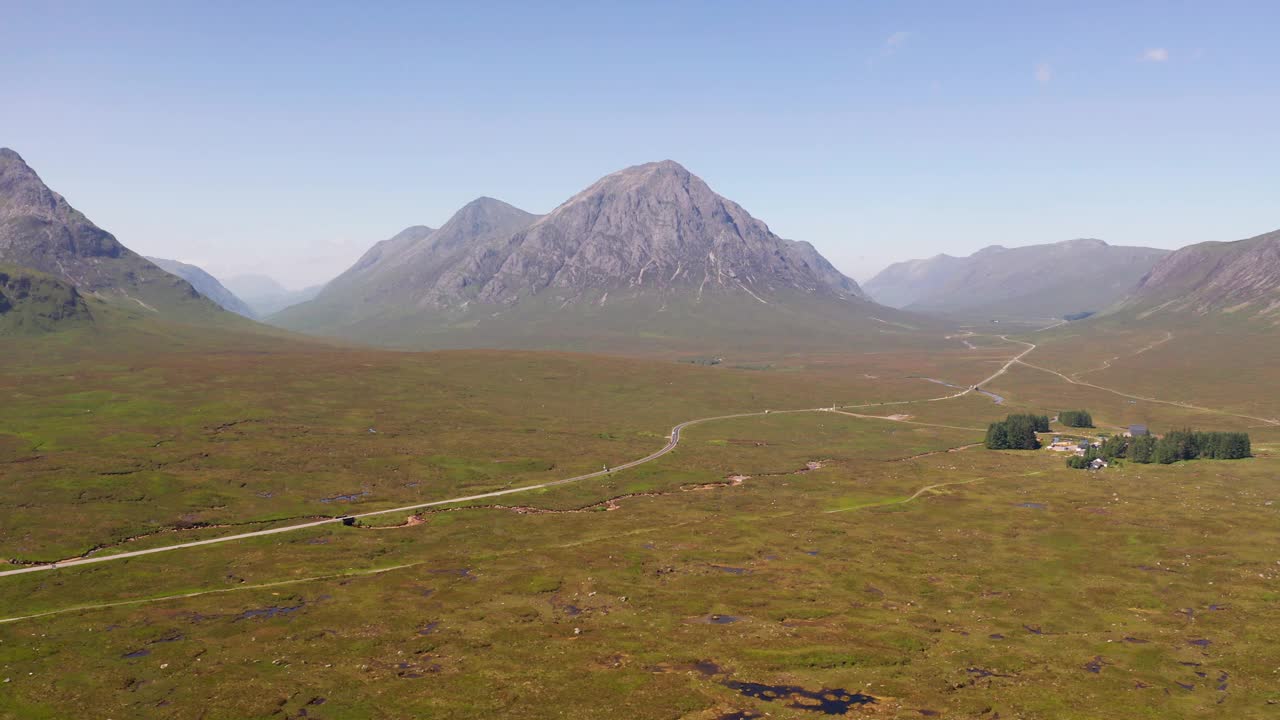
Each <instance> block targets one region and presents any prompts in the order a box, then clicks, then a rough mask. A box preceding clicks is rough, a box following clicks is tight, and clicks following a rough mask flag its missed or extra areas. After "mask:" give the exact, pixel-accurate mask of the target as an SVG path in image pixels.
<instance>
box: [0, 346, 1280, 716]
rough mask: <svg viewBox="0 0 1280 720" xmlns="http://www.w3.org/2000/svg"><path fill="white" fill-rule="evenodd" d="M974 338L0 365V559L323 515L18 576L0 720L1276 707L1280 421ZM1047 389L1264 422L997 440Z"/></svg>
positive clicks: (1123, 415)
mask: <svg viewBox="0 0 1280 720" xmlns="http://www.w3.org/2000/svg"><path fill="white" fill-rule="evenodd" d="M965 339H968V340H970V342H968V343H965V344H961V343H960V342H959V341H958V340H957V341H956V342H955V344H956V349H955V350H954V351H947V352H942V353H930V354H924V353H919V354H912V353H906V352H903V353H897V354H890V355H874V354H870V355H860V356H856V357H852V358H837V357H832V356H824V357H808V358H805V357H792V358H774V359H772V360H771V361H770V362H768V363H764V364H757V363H751V365H752V366H753V367H760V368H763V369H734V368H726V367H714V368H708V367H701V366H697V365H691V364H682V363H672V362H641V361H627V360H620V359H610V358H591V357H584V356H573V355H563V356H560V355H552V354H539V353H442V354H432V355H411V354H396V353H374V352H362V351H341V352H339V351H333V352H330V353H317V352H307V353H291V352H290V351H288V350H287V349H282V350H277V351H269V352H265V353H263V354H261V355H255V356H245V355H235V354H229V355H223V356H218V355H212V356H210V355H203V354H202V355H198V356H197V355H193V354H188V355H182V354H173V355H168V356H158V357H150V358H146V359H145V360H144V359H142V358H138V357H132V358H131V357H127V356H122V357H115V358H112V359H111V362H110V363H107V362H104V361H103V360H101V359H99V360H96V361H95V362H93V363H87V362H85V361H84V360H82V359H76V360H75V361H74V362H62V363H41V362H39V358H38V357H35V356H32V357H30V358H29V359H28V360H29V361H28V362H26V363H25V364H21V365H20V366H19V368H20V369H19V371H18V372H16V373H14V374H13V375H12V376H6V379H5V380H4V381H3V382H4V383H5V385H4V386H3V387H0V391H3V392H5V393H6V396H7V397H10V398H12V403H13V410H14V412H15V413H16V414H10V415H9V416H8V417H6V418H5V419H4V420H3V422H2V423H0V460H4V461H5V462H3V463H0V468H2V469H0V482H2V483H3V486H4V488H5V489H6V498H7V499H6V500H5V501H4V504H3V506H0V507H2V510H3V513H4V517H5V518H6V522H5V523H4V526H5V527H4V528H3V529H0V543H2V544H3V554H4V556H6V557H10V558H13V559H14V560H15V561H19V563H26V562H39V561H42V560H45V561H47V560H52V559H65V558H71V557H76V556H80V555H83V554H84V553H85V552H86V550H89V549H90V548H93V547H95V546H102V549H100V550H97V551H95V552H93V553H90V554H89V555H88V557H110V555H109V553H112V552H122V551H131V550H134V549H144V548H149V547H167V546H172V545H174V544H175V543H178V542H182V541H186V540H201V539H209V538H213V537H217V536H222V535H233V534H241V533H244V532H245V531H246V530H252V529H256V528H284V527H288V526H291V525H303V527H299V528H297V529H293V530H291V531H289V532H280V533H274V534H268V535H256V536H251V537H246V538H243V539H239V540H234V541H227V542H221V543H216V544H209V545H203V546H197V547H190V548H185V549H181V550H173V551H170V552H160V553H155V554H148V555H140V556H133V557H121V558H117V559H115V560H112V561H109V562H99V563H95V564H88V565H82V566H76V565H70V566H65V567H60V568H58V569H57V570H46V571H38V572H29V573H24V574H18V575H14V576H11V577H4V578H0V615H3V616H4V618H6V619H8V620H9V622H4V623H0V676H3V678H5V679H6V683H5V685H4V687H5V690H6V691H5V692H4V693H0V716H5V717H23V718H35V717H50V718H54V717H66V716H68V715H69V714H77V713H78V712H81V711H82V709H83V708H85V707H93V708H97V712H98V713H100V714H101V715H102V716H103V717H192V716H201V717H207V718H251V717H264V718H266V717H308V718H324V717H329V718H348V717H369V718H380V717H385V718H395V717H404V716H406V715H408V716H420V717H492V716H502V717H528V718H541V717H583V718H588V717H636V718H645V717H653V718H670V717H682V718H701V719H711V718H730V717H763V716H765V714H768V716H770V717H814V716H818V715H819V714H820V713H822V712H826V713H828V714H847V715H850V716H856V715H862V714H865V715H868V716H872V717H903V718H906V717H935V716H937V717H956V718H993V717H996V716H997V714H998V715H999V716H1000V717H1028V718H1037V717H1042V718H1070V717H1080V718H1094V717H1201V716H1205V715H1216V716H1222V717H1239V718H1250V717H1270V716H1271V713H1272V711H1273V709H1274V705H1271V704H1269V703H1275V702H1280V692H1277V691H1276V690H1275V689H1274V682H1273V681H1274V674H1273V671H1274V669H1275V668H1276V667H1277V666H1280V651H1278V650H1277V649H1276V648H1275V646H1274V644H1273V643H1271V642H1270V638H1271V637H1273V636H1274V634H1275V633H1276V632H1277V631H1280V604H1278V603H1280V594H1278V593H1277V587H1276V580H1277V576H1278V575H1280V565H1276V564H1275V558H1274V557H1273V556H1272V555H1273V554H1272V553H1270V551H1269V548H1274V547H1275V544H1276V541H1277V540H1280V537H1278V535H1280V524H1278V523H1277V522H1276V519H1277V518H1276V514H1277V513H1278V512H1280V503H1275V502H1274V501H1275V500H1277V498H1275V494H1276V493H1275V484H1274V480H1273V478H1274V476H1275V474H1276V471H1277V469H1278V468H1280V466H1278V465H1277V459H1276V456H1275V450H1276V448H1277V447H1280V428H1277V427H1276V426H1275V424H1274V423H1273V422H1271V421H1270V420H1269V417H1268V415H1269V413H1255V412H1246V411H1252V410H1253V409H1252V408H1246V409H1244V410H1238V409H1237V408H1235V407H1234V406H1228V407H1226V408H1215V409H1210V408H1209V407H1208V406H1207V405H1200V404H1199V403H1196V405H1197V407H1188V406H1186V405H1182V404H1169V403H1168V402H1164V401H1161V400H1162V399H1161V398H1159V397H1158V396H1156V395H1154V394H1151V395H1148V394H1147V393H1145V392H1144V393H1127V392H1125V389H1124V388H1122V387H1121V388H1115V387H1112V386H1111V385H1110V384H1109V383H1108V382H1105V380H1108V379H1109V378H1105V377H1104V375H1105V374H1106V373H1104V372H1098V373H1089V374H1086V375H1084V376H1083V377H1084V378H1085V379H1087V380H1088V381H1089V383H1091V384H1090V385H1084V384H1080V383H1079V382H1072V380H1076V379H1077V378H1076V376H1074V375H1073V374H1072V373H1074V372H1075V370H1074V369H1072V368H1065V367H1064V368H1062V369H1061V370H1057V369H1055V368H1054V366H1053V365H1045V366H1044V367H1047V368H1049V369H1052V370H1054V373H1050V372H1045V371H1044V370H1041V369H1038V368H1037V367H1033V365H1035V366H1039V365H1041V364H1042V363H1046V362H1049V361H1051V359H1052V358H1054V357H1056V352H1057V350H1056V349H1055V347H1054V345H1053V343H1054V342H1056V341H1051V342H1050V347H1049V348H1048V350H1047V351H1046V350H1045V349H1044V348H1043V347H1031V346H1029V345H1027V344H1025V343H1024V344H1020V343H1019V342H1018V340H1017V338H1015V339H1013V340H1000V339H998V338H991V337H983V338H974V337H971V336H965ZM1023 339H1024V340H1025V342H1026V343H1031V344H1032V345H1043V344H1044V343H1043V342H1042V340H1041V339H1040V338H1038V337H1037V336H1035V335H1034V334H1028V335H1026V336H1023ZM971 346H972V347H971ZM1140 347H1141V344H1139V345H1137V346H1134V349H1138V348H1140ZM1157 351H1158V349H1152V350H1150V351H1149V352H1146V353H1144V355H1150V354H1152V353H1155V352H1157ZM1041 354H1044V355H1045V356H1047V357H1048V358H1050V360H1042V359H1040V358H1039V357H1038V356H1039V355H1041ZM1115 354H1116V353H1111V355H1115ZM1055 373H1056V374H1055ZM69 376H75V378H76V380H75V382H76V384H77V388H78V389H77V392H74V393H68V392H67V391H66V389H65V388H66V382H65V378H67V377H69ZM10 378H11V379H10ZM927 378H933V379H935V380H941V381H944V382H947V383H949V384H952V385H955V386H957V387H956V388H955V389H949V388H945V387H942V386H941V385H939V384H938V383H936V382H928V381H927ZM974 385H979V386H981V387H982V388H983V389H985V390H990V391H992V392H993V393H995V394H998V395H1000V396H1002V398H1003V400H1004V404H1003V405H996V404H995V403H993V402H992V400H991V399H990V398H988V397H984V396H980V395H978V394H977V393H973V392H966V391H965V390H966V389H967V388H971V387H973V386H974ZM184 388H199V389H200V392H199V394H198V395H197V394H195V393H192V392H190V391H188V390H184ZM940 391H941V392H940ZM1117 391H1118V392H1119V393H1121V394H1117ZM1136 395H1143V396H1145V397H1148V398H1151V399H1135V397H1134V396H1136ZM943 398H945V399H943ZM832 406H841V407H842V408H844V410H843V411H841V412H832V411H830V410H825V409H823V408H830V407H832ZM1064 407H1088V408H1090V409H1091V410H1092V411H1093V415H1094V418H1095V419H1096V420H1098V421H1099V424H1100V425H1105V426H1106V428H1112V429H1115V428H1119V427H1122V426H1124V425H1126V424H1128V423H1130V422H1137V421H1139V420H1141V421H1144V422H1146V423H1148V424H1151V425H1152V426H1153V427H1179V426H1181V425H1184V424H1194V425H1196V426H1197V427H1201V428H1203V429H1220V428H1233V429H1234V428H1246V427H1247V428H1249V429H1250V432H1251V433H1252V434H1253V436H1254V443H1255V452H1256V454H1257V457H1255V458H1253V459H1250V460H1244V461H1231V462H1225V461H1224V462H1213V461H1198V462H1192V463H1181V464H1178V465H1173V466H1139V465H1125V466H1121V467H1114V468H1110V469H1108V470H1106V471H1104V472H1101V473H1087V472H1081V471H1072V470H1068V469H1067V468H1065V467H1064V465H1063V463H1062V460H1061V458H1060V457H1057V456H1052V455H1051V454H1050V453H1047V452H1043V453H1036V452H1030V453H1028V452H1014V451H1007V452H993V451H987V450H984V449H982V448H981V447H979V446H976V443H978V442H980V441H981V439H982V436H983V434H984V432H985V427H986V424H987V423H988V422H990V421H992V420H994V419H997V418H999V417H1002V416H1003V415H1004V414H1005V413H1007V412H1015V411H1022V410H1035V411H1046V410H1048V411H1052V412H1056V411H1057V410H1058V409H1061V408H1064ZM796 408H814V409H816V410H815V411H812V412H802V413H783V412H779V411H781V410H786V409H796ZM765 409H769V410H770V411H771V412H769V413H767V414H765V413H763V411H764V410H765ZM1238 412H1244V413H1245V414H1243V415H1239V414H1236V413H1238ZM738 413H754V414H752V415H750V416H744V417H733V418H723V419H718V420H715V421H714V422H706V423H701V424H696V425H692V426H688V427H685V428H684V429H683V430H681V431H680V432H679V434H678V440H679V443H678V444H675V443H671V444H670V445H668V447H669V448H671V450H670V452H667V453H663V454H659V455H657V456H654V457H652V458H651V459H650V461H649V462H646V463H644V464H641V465H637V466H634V467H631V468H628V469H624V470H621V471H618V472H612V473H608V474H604V475H598V476H595V477H591V475H596V473H595V471H598V470H600V469H601V466H602V465H609V466H610V467H612V468H615V469H617V468H618V466H620V465H622V464H623V463H625V462H627V461H628V460H631V459H635V458H642V457H645V456H646V455H649V454H651V453H653V451H655V450H657V449H658V448H661V447H662V446H663V444H664V442H667V440H666V438H664V437H663V436H664V434H665V432H666V428H670V427H672V426H673V425H675V424H676V423H677V422H679V421H681V420H683V419H687V418H691V417H706V416H713V415H728V414H738ZM578 475H587V476H588V477H584V478H574V479H575V480H577V481H576V482H572V483H568V484H558V485H553V484H548V483H549V482H551V481H554V480H558V479H565V478H572V477H573V476H578ZM539 485H545V486H542V487H537V488H536V489H531V490H527V491H525V492H521V493H508V494H504V495H498V496H494V497H479V498H474V499H470V500H465V501H458V502H453V503H449V504H447V505H445V506H435V507H425V505H427V504H428V503H432V502H434V501H436V500H440V499H447V498H451V497H458V496H463V495H483V494H485V493H493V492H501V491H504V490H512V489H516V488H521V487H527V486H539ZM408 506H413V507H412V508H410V507H408ZM395 508H401V509H399V510H397V511H396V512H394V513H387V514H383V515H377V516H366V517H365V518H363V519H362V522H361V523H360V526H356V527H346V526H343V525H342V524H341V523H338V522H334V521H327V522H324V523H322V524H314V525H307V524H306V522H305V521H302V522H300V520H299V519H300V518H317V517H323V516H328V517H337V516H340V515H346V514H352V515H356V514H363V513H366V512H369V511H376V510H388V509H395ZM50 517H56V518H59V521H58V522H57V523H50V522H49V518H50ZM130 538H134V539H130ZM25 567H28V566H27V565H23V564H16V565H14V566H13V567H12V569H22V568H25Z"/></svg>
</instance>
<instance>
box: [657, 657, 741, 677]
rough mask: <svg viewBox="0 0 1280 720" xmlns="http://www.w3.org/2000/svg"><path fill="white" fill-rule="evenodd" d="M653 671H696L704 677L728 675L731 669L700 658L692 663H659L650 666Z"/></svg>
mask: <svg viewBox="0 0 1280 720" xmlns="http://www.w3.org/2000/svg"><path fill="white" fill-rule="evenodd" d="M648 670H649V672H653V673H676V672H695V673H698V674H699V675H701V676H703V677H713V676H716V675H727V674H728V672H729V671H727V670H725V669H724V668H722V667H720V666H719V665H717V664H716V663H713V662H711V661H710V660H699V661H698V662H692V663H658V664H657V665H653V666H651V667H649V668H648Z"/></svg>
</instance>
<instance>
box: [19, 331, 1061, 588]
mask: <svg viewBox="0 0 1280 720" xmlns="http://www.w3.org/2000/svg"><path fill="white" fill-rule="evenodd" d="M1001 337H1002V339H1004V340H1006V341H1009V342H1016V343H1021V341H1019V340H1009V338H1007V337H1004V336H1001ZM1022 344H1024V345H1027V346H1028V347H1027V349H1026V350H1024V351H1022V352H1021V353H1019V354H1018V355H1016V356H1014V357H1013V358H1012V359H1010V360H1009V361H1008V362H1006V363H1005V364H1004V365H1002V366H1001V367H1000V369H999V370H997V371H996V372H995V373H994V374H993V375H991V377H989V378H987V379H986V380H983V381H982V382H981V383H978V384H977V385H973V386H970V387H967V388H965V389H964V390H961V391H960V392H956V393H952V394H950V395H943V396H940V397H936V398H921V399H918V400H896V401H889V402H883V403H870V404H866V405H843V406H840V407H839V408H836V407H824V408H803V409H799V410H772V411H770V410H762V411H759V412H748V413H737V414H733V415H716V416H713V417H705V418H697V419H695V420H686V421H685V422H682V423H680V424H678V425H676V426H675V427H673V428H671V434H670V435H669V436H668V438H667V444H666V445H665V446H663V447H662V448H661V449H659V450H657V451H655V452H653V453H650V454H648V455H646V456H644V457H642V458H640V459H639V460H632V461H630V462H627V463H623V464H622V465H618V466H617V467H612V468H609V469H607V470H597V471H595V472H592V473H587V474H585V475H575V476H573V477H569V478H564V479H562V480H552V481H550V482H545V483H538V484H537V485H524V486H521V487H515V488H507V489H505V490H495V491H493V492H487V493H480V494H479V495H465V496H463V497H455V498H449V499H447V500H434V501H432V502H425V503H416V504H413V505H403V506H401V507H395V508H387V509H386V510H373V511H370V512H364V513H353V514H351V515H348V516H346V517H354V518H365V517H374V516H377V515H389V514H398V513H407V512H411V511H414V510H423V509H426V508H432V507H439V506H441V505H453V504H455V503H465V502H473V501H475V500H488V499H491V498H497V497H503V496H505V495H514V494H516V493H525V492H533V491H534V490H544V489H546V488H551V487H556V486H557V485H567V484H569V483H575V482H581V481H583V480H590V479H592V478H598V477H603V476H605V475H611V474H613V473H616V472H620V471H622V470H627V469H630V468H633V467H637V466H639V465H644V464H645V463H649V462H653V461H654V460H657V459H658V458H660V457H662V456H664V455H666V454H667V453H670V452H671V451H672V450H675V449H676V446H677V445H679V444H680V433H681V432H682V431H683V430H685V429H686V428H689V427H691V426H693V425H699V424H701V423H708V422H715V421H717V420H733V419H735V418H747V417H760V416H764V415H768V414H770V413H772V414H775V415H782V414H794V413H808V412H830V411H832V410H840V409H847V408H848V409H858V408H867V407H883V406H886V405H906V404H910V403H917V402H938V401H940V400H950V399H952V398H958V397H963V396H965V395H968V394H969V393H971V392H974V388H977V387H981V386H982V385H985V384H987V383H989V382H991V381H993V380H995V379H996V378H998V377H1000V376H1001V375H1003V374H1004V373H1005V372H1007V371H1008V370H1009V368H1010V367H1011V366H1012V365H1013V364H1014V363H1016V362H1019V361H1020V360H1021V359H1022V358H1023V357H1025V356H1026V354H1027V353H1029V352H1031V351H1032V350H1035V349H1036V346H1035V345H1033V344H1031V343H1022ZM966 429H967V428H966ZM342 520H343V518H341V517H336V518H325V519H324V520H315V521H312V522H305V523H299V524H296V525H284V526H281V527H276V528H267V529H265V530H253V531H250V532H243V533H237V534H235V535H223V536H221V537H215V538H207V539H205V540H192V541H190V542H184V543H178V544H176V545H164V546H161V547H154V548H147V549H145V550H131V551H129V552H121V553H114V554H111V555H97V556H93V557H84V558H76V559H74V560H64V561H61V562H57V563H49V564H43V565H29V566H25V567H19V568H14V569H12V570H3V571H0V577H6V576H10V575H24V574H27V573H36V572H47V571H50V570H56V569H59V568H69V567H80V566H82V565H92V564H95V563H104V562H114V561H117V560H127V559H128V558H136V557H142V556H144V555H154V554H156V553H164V552H173V551H175V550H185V549H187V548H194V547H200V546H202V545H216V544H218V543H226V542H234V541H236V540H247V539H249V538H258V537H266V536H268V535H276V534H279V533H287V532H295V531H298V530H305V529H307V528H315V527H321V526H323V525H332V524H334V523H341V522H342Z"/></svg>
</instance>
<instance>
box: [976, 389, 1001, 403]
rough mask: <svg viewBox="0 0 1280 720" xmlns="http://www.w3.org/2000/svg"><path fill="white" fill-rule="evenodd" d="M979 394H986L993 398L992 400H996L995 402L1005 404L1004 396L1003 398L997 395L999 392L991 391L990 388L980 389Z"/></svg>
mask: <svg viewBox="0 0 1280 720" xmlns="http://www.w3.org/2000/svg"><path fill="white" fill-rule="evenodd" d="M978 394H980V395H986V396H987V397H989V398H991V400H992V401H993V402H995V404H997V405H1003V404H1004V398H1003V397H1001V396H1000V395H997V394H995V393H993V392H991V391H990V390H979V391H978Z"/></svg>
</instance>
